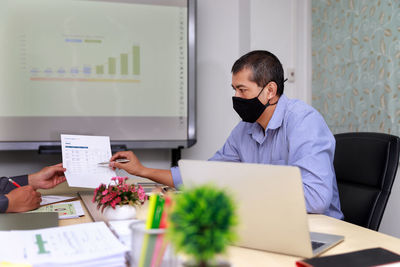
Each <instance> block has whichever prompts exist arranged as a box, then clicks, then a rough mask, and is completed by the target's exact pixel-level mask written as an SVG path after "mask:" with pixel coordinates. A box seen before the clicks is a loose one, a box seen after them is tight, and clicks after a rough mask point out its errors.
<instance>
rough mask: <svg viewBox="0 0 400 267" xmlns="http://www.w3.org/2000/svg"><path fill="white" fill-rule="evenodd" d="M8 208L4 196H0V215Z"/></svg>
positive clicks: (6, 199)
mask: <svg viewBox="0 0 400 267" xmlns="http://www.w3.org/2000/svg"><path fill="white" fill-rule="evenodd" d="M7 208H8V198H7V197H6V196H5V195H0V213H5V212H6V210H7Z"/></svg>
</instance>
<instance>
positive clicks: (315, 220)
mask: <svg viewBox="0 0 400 267" xmlns="http://www.w3.org/2000/svg"><path fill="white" fill-rule="evenodd" d="M83 206H84V205H83ZM83 208H84V210H85V216H83V217H81V218H78V219H68V220H60V223H59V224H60V226H64V225H70V224H76V223H85V222H91V221H92V219H91V217H90V215H89V213H88V210H87V209H86V207H85V206H84V207H83ZM145 209H146V207H143V210H145ZM138 214H139V216H141V215H140V214H141V212H140V210H139V213H138ZM142 214H144V213H142ZM308 219H309V226H310V231H313V232H322V233H331V234H338V235H343V236H345V239H344V241H343V242H341V243H339V244H338V245H337V246H335V247H333V248H331V249H329V250H328V251H326V252H325V253H323V254H322V255H321V256H324V255H334V254H339V253H345V252H351V251H355V250H360V249H366V248H373V247H383V248H386V249H388V250H391V251H393V252H395V253H398V254H400V239H398V238H395V237H391V236H388V235H385V234H382V233H379V232H375V231H372V230H369V229H367V228H363V227H360V226H357V225H354V224H351V223H347V222H344V221H341V220H337V219H334V218H331V217H328V216H325V215H315V214H312V215H308ZM265 242H268V239H266V240H265ZM226 257H227V258H228V260H229V261H230V262H231V264H233V266H235V267H240V266H291V267H293V266H295V262H296V261H297V260H299V259H300V258H299V257H294V256H288V255H283V254H277V253H271V252H265V251H259V250H252V249H246V248H240V247H233V246H231V247H229V249H228V251H227V256H226Z"/></svg>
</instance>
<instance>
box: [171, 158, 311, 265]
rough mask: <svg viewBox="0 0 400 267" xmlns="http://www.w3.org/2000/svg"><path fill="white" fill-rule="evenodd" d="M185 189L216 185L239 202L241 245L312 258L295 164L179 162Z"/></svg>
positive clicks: (300, 186)
mask: <svg viewBox="0 0 400 267" xmlns="http://www.w3.org/2000/svg"><path fill="white" fill-rule="evenodd" d="M179 167H180V172H181V175H182V180H183V184H184V186H185V187H192V186H195V185H200V184H205V183H212V184H215V185H216V186H220V187H222V188H226V189H227V190H228V191H229V192H231V193H232V194H233V196H234V198H235V201H236V203H237V204H238V216H239V227H238V234H239V241H238V242H237V244H236V245H239V246H243V247H248V248H253V249H260V250H267V251H273V252H279V253H285V254H290V255H296V256H302V257H312V256H313V253H312V249H311V242H310V234H309V229H308V221H307V213H306V207H305V200H304V195H303V185H302V181H301V174H300V170H299V169H298V168H297V167H291V166H276V165H266V164H249V163H233V162H215V161H195V160H180V161H179Z"/></svg>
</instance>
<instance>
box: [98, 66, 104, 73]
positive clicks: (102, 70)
mask: <svg viewBox="0 0 400 267" xmlns="http://www.w3.org/2000/svg"><path fill="white" fill-rule="evenodd" d="M96 74H104V66H103V65H98V66H96Z"/></svg>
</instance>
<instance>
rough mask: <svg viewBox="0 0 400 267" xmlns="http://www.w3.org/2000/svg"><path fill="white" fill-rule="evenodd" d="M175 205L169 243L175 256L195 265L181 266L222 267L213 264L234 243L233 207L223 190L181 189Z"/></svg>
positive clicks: (235, 217)
mask: <svg viewBox="0 0 400 267" xmlns="http://www.w3.org/2000/svg"><path fill="white" fill-rule="evenodd" d="M174 201H175V203H174V204H173V205H172V210H171V211H170V214H169V229H168V230H169V235H170V239H171V242H172V244H173V245H174V247H175V249H176V250H177V251H178V252H183V253H185V254H186V255H189V256H191V258H192V259H194V261H195V263H194V264H193V263H189V262H188V263H186V264H184V265H185V266H192V265H193V266H215V265H218V266H225V265H224V264H215V261H213V260H215V259H214V258H215V256H216V255H217V254H220V253H223V252H224V251H225V249H226V247H227V245H228V244H230V243H231V242H233V241H234V240H235V239H236V233H235V226H236V225H237V216H236V205H235V202H234V200H233V199H232V197H231V196H230V195H229V194H228V192H226V191H225V190H223V189H220V188H217V187H215V186H213V185H203V186H199V187H195V188H191V189H185V188H183V191H182V193H181V194H177V195H176V196H175V197H174Z"/></svg>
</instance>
